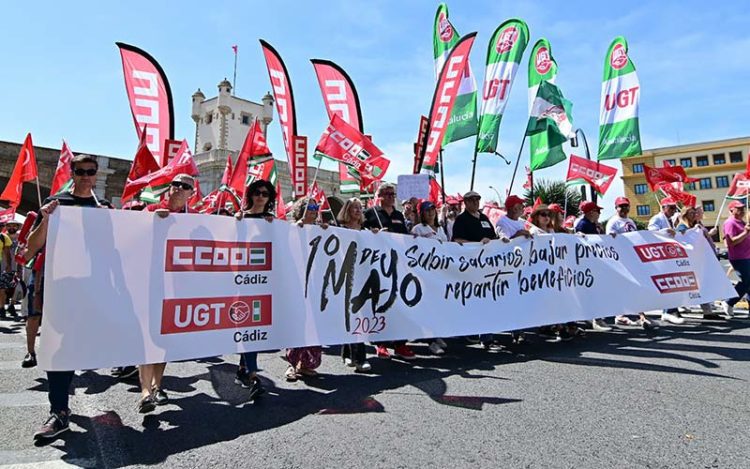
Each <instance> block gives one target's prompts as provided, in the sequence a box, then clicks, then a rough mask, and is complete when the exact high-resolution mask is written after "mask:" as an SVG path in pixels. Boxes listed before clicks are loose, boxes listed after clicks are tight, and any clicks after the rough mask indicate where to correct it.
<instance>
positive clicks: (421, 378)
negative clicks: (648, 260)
mask: <svg viewBox="0 0 750 469" xmlns="http://www.w3.org/2000/svg"><path fill="white" fill-rule="evenodd" d="M501 340H503V341H505V342H506V343H507V342H508V337H507V336H501ZM24 341H25V335H24V332H23V327H22V324H21V323H15V322H11V321H2V322H0V465H4V466H8V467H40V468H47V467H62V466H68V465H74V466H81V467H122V466H130V465H133V466H145V465H164V466H169V467H181V468H190V467H235V468H240V467H262V468H277V467H284V468H286V467H290V468H291V467H303V468H331V467H340V468H368V469H373V468H399V467H405V468H422V467H429V466H432V467H437V468H444V467H445V468H448V467H451V468H463V467H479V468H482V467H488V468H489V467H492V468H498V467H500V468H505V467H511V468H512V467H525V468H526V467H528V468H547V467H555V468H557V467H561V468H568V467H569V468H589V467H590V468H603V467H607V468H610V467H612V468H619V467H622V468H638V467H648V468H657V467H658V468H663V467H669V468H672V467H675V468H683V467H684V468H713V467H719V468H748V467H750V436H748V430H749V429H750V401H749V400H748V397H747V396H748V392H750V389H748V381H750V366H748V361H749V360H750V320H748V317H747V313H746V312H744V313H741V315H740V317H737V318H735V319H733V320H731V321H725V320H704V319H699V318H698V316H695V317H693V318H692V319H689V321H688V323H686V324H684V325H681V326H664V327H661V328H659V329H658V330H656V331H653V332H648V333H647V332H644V331H641V330H639V329H636V328H618V329H615V330H614V331H613V332H609V333H599V332H590V333H589V334H588V336H587V337H586V338H584V339H577V340H575V341H572V342H567V343H549V342H544V341H542V340H541V339H539V338H537V337H535V336H533V335H532V336H530V343H529V344H527V345H525V346H521V347H518V348H509V347H506V348H504V349H502V350H500V351H497V352H485V351H484V350H482V349H480V348H479V347H478V346H474V345H468V344H466V342H465V341H463V340H453V341H449V346H450V347H449V354H448V355H447V356H444V357H432V356H428V355H426V353H427V349H426V345H424V344H417V345H416V347H415V348H416V350H417V351H418V352H420V353H421V354H424V355H421V356H420V357H419V358H418V359H417V360H415V361H414V362H413V363H405V362H401V361H397V360H391V361H383V360H378V359H375V358H373V359H371V363H372V364H373V373H372V374H370V375H362V374H355V373H352V372H351V370H350V369H348V368H345V367H344V366H343V364H342V363H341V361H340V360H339V358H338V355H337V352H338V350H336V349H335V348H330V349H326V350H325V353H326V356H324V359H323V365H322V367H321V368H320V370H319V371H321V376H320V377H317V378H310V379H307V381H306V382H297V383H287V382H286V381H285V380H284V378H283V372H284V369H285V365H286V363H285V362H284V361H283V360H282V359H281V358H280V357H281V354H280V353H279V352H274V353H266V354H262V355H261V356H260V365H261V368H263V371H262V377H263V381H264V383H265V385H266V388H267V389H268V390H269V393H268V394H267V395H266V396H264V397H263V398H261V399H259V400H257V401H256V402H255V403H248V402H247V396H246V392H245V391H244V390H243V389H241V388H239V387H238V386H236V385H235V384H234V383H233V377H234V371H235V366H234V364H235V363H236V361H235V360H236V357H233V356H228V357H223V358H211V359H205V360H199V361H189V362H184V363H175V364H170V365H168V367H167V377H166V378H165V380H164V387H165V388H166V390H167V391H168V392H169V394H170V397H171V399H172V403H171V404H169V405H167V406H164V407H160V408H158V409H157V411H156V412H154V413H153V414H149V415H147V416H145V417H144V416H143V415H140V414H138V413H136V411H135V404H136V401H137V399H138V389H137V385H136V382H135V381H134V380H133V381H126V382H122V381H118V380H117V379H114V378H112V377H111V376H110V375H109V373H108V372H107V371H106V370H100V371H87V372H82V373H79V375H78V376H77V377H76V378H75V380H74V387H75V389H74V396H73V397H72V398H71V407H72V409H73V411H74V414H75V415H74V416H73V418H72V422H73V423H72V425H71V431H70V432H68V433H67V434H65V435H64V436H63V437H62V438H60V439H58V440H56V441H54V442H52V443H50V444H48V445H45V446H35V445H34V444H32V439H31V436H32V434H33V433H34V431H36V429H37V428H38V427H39V425H40V424H41V423H42V422H43V421H44V419H45V417H46V413H47V408H48V405H47V401H46V383H45V377H44V376H45V375H44V373H42V372H41V371H39V370H38V369H32V370H23V369H21V368H20V360H21V358H22V357H23V354H24V351H25V350H24V345H23V344H24Z"/></svg>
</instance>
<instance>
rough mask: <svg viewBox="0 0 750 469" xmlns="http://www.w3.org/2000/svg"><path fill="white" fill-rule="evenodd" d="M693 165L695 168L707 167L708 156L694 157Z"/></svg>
mask: <svg viewBox="0 0 750 469" xmlns="http://www.w3.org/2000/svg"><path fill="white" fill-rule="evenodd" d="M695 165H696V166H708V156H706V155H703V156H696V157H695Z"/></svg>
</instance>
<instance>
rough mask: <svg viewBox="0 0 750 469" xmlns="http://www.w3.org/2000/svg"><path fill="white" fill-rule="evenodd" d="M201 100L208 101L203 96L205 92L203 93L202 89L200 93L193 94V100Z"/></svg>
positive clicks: (199, 90)
mask: <svg viewBox="0 0 750 469" xmlns="http://www.w3.org/2000/svg"><path fill="white" fill-rule="evenodd" d="M196 98H200V99H206V95H205V94H203V91H201V89H200V88H198V91H196V92H195V93H193V99H196Z"/></svg>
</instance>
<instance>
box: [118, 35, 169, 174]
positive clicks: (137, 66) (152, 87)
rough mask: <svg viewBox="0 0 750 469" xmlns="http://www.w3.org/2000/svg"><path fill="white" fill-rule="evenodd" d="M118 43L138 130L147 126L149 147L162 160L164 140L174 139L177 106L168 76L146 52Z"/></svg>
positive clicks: (157, 159)
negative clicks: (175, 105)
mask: <svg viewBox="0 0 750 469" xmlns="http://www.w3.org/2000/svg"><path fill="white" fill-rule="evenodd" d="M116 44H117V47H119V48H120V56H121V57H122V72H123V75H124V77H125V90H126V91H127V93H128V101H129V102H130V112H131V113H132V114H133V121H134V122H135V130H136V133H137V135H139V136H140V134H141V131H142V129H143V128H144V127H146V125H148V147H149V149H150V150H151V153H153V155H154V157H155V158H156V161H162V159H163V157H164V155H165V149H164V148H162V143H163V142H164V141H165V140H167V139H173V138H174V106H173V104H172V90H171V89H170V88H169V82H168V81H167V75H166V74H165V73H164V70H163V69H162V68H161V66H160V65H159V63H158V62H157V61H156V59H154V58H153V57H151V55H149V54H148V53H147V52H146V51H144V50H141V49H139V48H137V47H135V46H131V45H129V44H125V43H122V42H118V43H116Z"/></svg>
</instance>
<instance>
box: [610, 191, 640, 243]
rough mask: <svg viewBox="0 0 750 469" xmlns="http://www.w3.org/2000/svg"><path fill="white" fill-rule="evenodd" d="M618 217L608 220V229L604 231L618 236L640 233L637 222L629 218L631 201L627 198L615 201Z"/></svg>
mask: <svg viewBox="0 0 750 469" xmlns="http://www.w3.org/2000/svg"><path fill="white" fill-rule="evenodd" d="M615 212H616V213H617V214H616V215H614V216H612V217H611V218H610V219H609V220H607V228H606V229H605V230H604V231H605V232H606V233H607V234H608V235H618V234H623V233H630V232H631V231H638V227H637V226H636V225H635V222H634V221H633V220H631V219H630V218H628V213H630V200H628V198H627V197H618V198H616V199H615Z"/></svg>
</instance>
